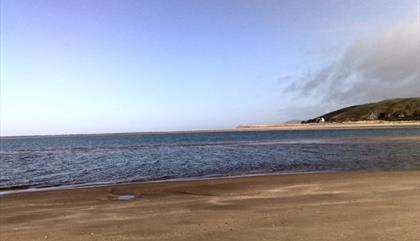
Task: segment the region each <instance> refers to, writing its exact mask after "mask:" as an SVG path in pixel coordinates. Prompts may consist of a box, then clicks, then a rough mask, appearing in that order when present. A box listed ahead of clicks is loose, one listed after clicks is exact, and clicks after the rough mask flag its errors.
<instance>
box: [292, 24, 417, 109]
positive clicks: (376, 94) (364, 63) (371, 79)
mask: <svg viewBox="0 0 420 241" xmlns="http://www.w3.org/2000/svg"><path fill="white" fill-rule="evenodd" d="M419 31H420V30H419V23H418V21H415V22H414V23H410V24H405V25H399V26H394V27H393V28H390V29H388V30H387V31H386V32H385V33H382V34H377V35H374V36H372V37H370V38H369V39H363V40H359V41H357V42H355V43H353V44H352V45H351V46H350V47H349V48H348V49H347V50H346V51H345V53H344V55H343V56H341V58H339V59H338V60H337V61H335V62H332V63H330V64H329V65H327V66H325V67H324V68H322V69H320V70H319V71H317V72H315V73H313V74H306V75H305V76H302V77H300V78H298V79H296V80H295V81H294V82H293V83H292V84H291V85H290V86H289V87H288V88H287V91H292V92H294V93H296V94H297V96H298V97H310V96H312V97H313V96H317V97H321V99H322V100H323V101H329V102H330V103H335V105H337V106H338V105H347V104H358V103H363V102H369V101H378V100H382V99H387V98H395V97H414V96H420V77H419V76H420V73H419V72H420V50H419V46H420V44H419Z"/></svg>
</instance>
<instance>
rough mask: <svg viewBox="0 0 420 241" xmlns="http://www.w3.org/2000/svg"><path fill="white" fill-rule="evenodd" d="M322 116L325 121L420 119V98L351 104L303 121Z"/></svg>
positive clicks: (314, 120)
mask: <svg viewBox="0 0 420 241" xmlns="http://www.w3.org/2000/svg"><path fill="white" fill-rule="evenodd" d="M322 118H323V119H324V120H325V122H346V121H366V120H386V121H402V120H404V121H408V120H420V98H401V99H388V100H383V101H380V102H377V103H369V104H364V105H355V106H349V107H346V108H343V109H339V110H336V111H333V112H329V113H326V114H324V115H321V116H319V117H317V118H314V119H310V120H307V121H302V123H313V122H319V121H320V120H322Z"/></svg>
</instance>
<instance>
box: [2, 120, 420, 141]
mask: <svg viewBox="0 0 420 241" xmlns="http://www.w3.org/2000/svg"><path fill="white" fill-rule="evenodd" d="M412 127H415V128H417V127H418V128H420V121H357V122H343V123H307V124H246V125H238V126H237V127H235V128H226V129H203V130H169V131H140V132H139V131H133V132H109V133H86V134H82V133H68V134H51V135H27V136H25V135H23V136H0V138H4V139H13V138H39V137H43V138H45V137H71V136H110V135H165V134H189V133H217V132H222V133H223V132H244V131H276V130H285V131H293V130H334V129H369V128H412Z"/></svg>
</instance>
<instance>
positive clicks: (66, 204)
mask: <svg viewBox="0 0 420 241" xmlns="http://www.w3.org/2000/svg"><path fill="white" fill-rule="evenodd" d="M124 194H133V195H135V196H136V198H134V199H132V200H129V201H120V200H116V198H117V197H118V196H119V195H124ZM0 204H1V205H0V215H1V220H0V221H1V229H0V231H1V232H0V240H2V241H6V240H10V241H19V240H34V241H36V240H63V241H65V240H71V241H77V240H192V241H200V240H245V241H246V240H252V241H254V240H258V241H260V240H261V241H262V240H293V241H296V240H302V241H310V240H319V241H328V240H334V241H336V240H371V241H374V240H398V241H402V240H413V241H414V240H420V171H402V172H348V173H325V174H299V175H286V176H260V177H242V178H230V179H229V178H227V179H212V180H199V181H177V182H161V183H143V184H142V183H135V184H128V185H114V186H109V187H96V188H83V189H73V190H56V191H43V192H33V193H19V194H13V195H6V196H1V197H0Z"/></svg>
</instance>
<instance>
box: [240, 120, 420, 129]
mask: <svg viewBox="0 0 420 241" xmlns="http://www.w3.org/2000/svg"><path fill="white" fill-rule="evenodd" d="M404 127H420V121H352V122H342V123H330V122H328V123H327V122H325V123H308V124H272V125H239V126H238V127H237V128H236V130H244V131H247V130H248V131H258V130H260V131H262V130H318V129H321V130H322V129H326V130H329V129H363V128H404Z"/></svg>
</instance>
